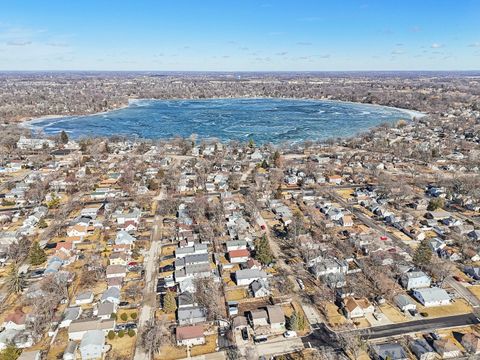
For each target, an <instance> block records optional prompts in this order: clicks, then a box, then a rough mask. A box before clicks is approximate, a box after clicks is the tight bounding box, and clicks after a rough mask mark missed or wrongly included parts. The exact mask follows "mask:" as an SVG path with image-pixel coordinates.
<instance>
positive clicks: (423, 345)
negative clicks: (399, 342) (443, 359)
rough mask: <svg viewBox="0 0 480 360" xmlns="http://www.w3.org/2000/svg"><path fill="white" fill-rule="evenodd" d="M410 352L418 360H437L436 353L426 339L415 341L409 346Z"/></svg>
mask: <svg viewBox="0 0 480 360" xmlns="http://www.w3.org/2000/svg"><path fill="white" fill-rule="evenodd" d="M409 347H410V350H411V351H412V353H413V354H414V355H415V357H416V358H417V359H418V360H435V359H436V358H437V354H436V352H435V351H434V350H433V348H432V347H431V346H430V344H429V343H428V342H427V341H426V340H425V339H415V340H413V341H411V342H410V344H409Z"/></svg>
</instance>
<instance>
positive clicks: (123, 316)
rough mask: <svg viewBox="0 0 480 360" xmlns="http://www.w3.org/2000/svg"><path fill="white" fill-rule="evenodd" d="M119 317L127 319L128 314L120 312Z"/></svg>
mask: <svg viewBox="0 0 480 360" xmlns="http://www.w3.org/2000/svg"><path fill="white" fill-rule="evenodd" d="M120 319H121V320H122V321H127V320H128V314H127V313H122V314H121V315H120Z"/></svg>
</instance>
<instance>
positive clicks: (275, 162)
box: [273, 150, 282, 168]
mask: <svg viewBox="0 0 480 360" xmlns="http://www.w3.org/2000/svg"><path fill="white" fill-rule="evenodd" d="M273 165H274V166H275V167H277V168H279V167H281V166H282V160H281V158H280V153H279V152H278V150H277V151H275V153H274V154H273Z"/></svg>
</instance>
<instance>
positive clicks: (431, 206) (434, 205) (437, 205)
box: [427, 197, 445, 211]
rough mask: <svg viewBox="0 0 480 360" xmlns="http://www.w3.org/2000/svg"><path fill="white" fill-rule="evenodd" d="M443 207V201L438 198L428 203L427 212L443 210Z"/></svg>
mask: <svg viewBox="0 0 480 360" xmlns="http://www.w3.org/2000/svg"><path fill="white" fill-rule="evenodd" d="M444 206H445V199H444V198H441V197H438V198H435V199H432V200H430V202H429V203H428V207H427V210H428V211H435V210H437V209H441V208H443V207H444Z"/></svg>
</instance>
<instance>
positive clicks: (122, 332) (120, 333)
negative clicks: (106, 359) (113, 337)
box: [118, 330, 125, 338]
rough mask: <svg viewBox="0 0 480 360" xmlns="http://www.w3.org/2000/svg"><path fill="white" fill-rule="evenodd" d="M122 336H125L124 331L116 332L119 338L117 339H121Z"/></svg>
mask: <svg viewBox="0 0 480 360" xmlns="http://www.w3.org/2000/svg"><path fill="white" fill-rule="evenodd" d="M124 336H125V330H120V331H119V332H118V337H119V338H123V337H124Z"/></svg>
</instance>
